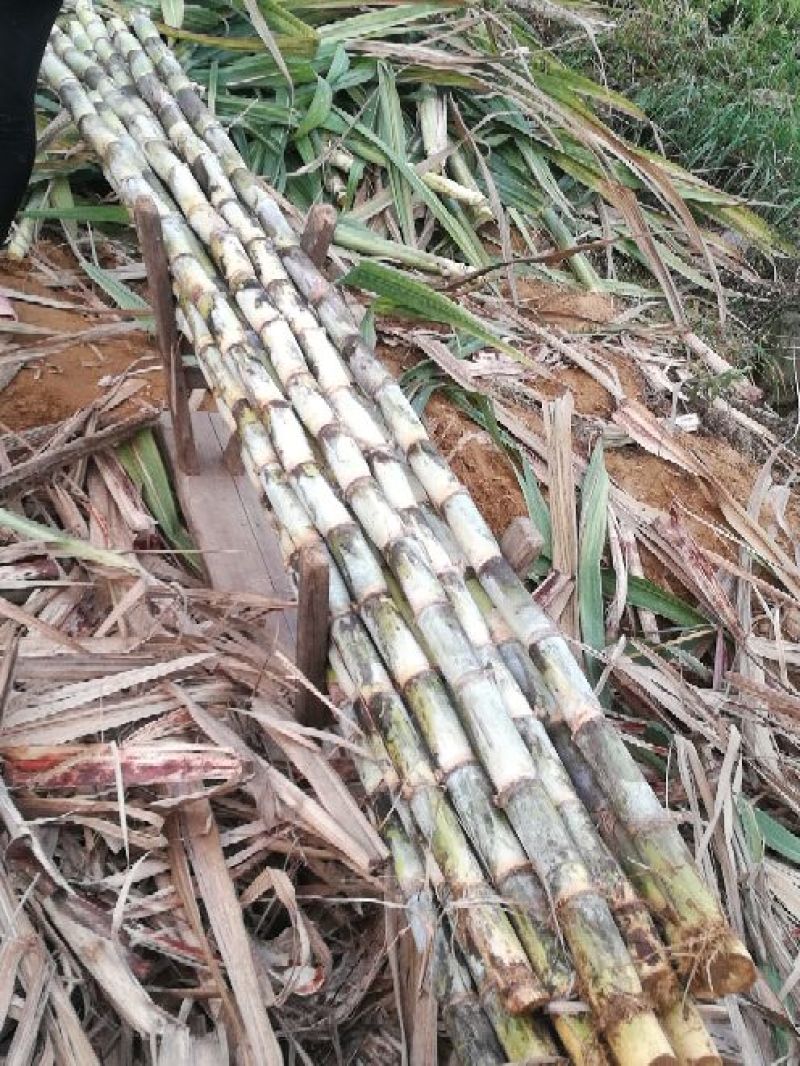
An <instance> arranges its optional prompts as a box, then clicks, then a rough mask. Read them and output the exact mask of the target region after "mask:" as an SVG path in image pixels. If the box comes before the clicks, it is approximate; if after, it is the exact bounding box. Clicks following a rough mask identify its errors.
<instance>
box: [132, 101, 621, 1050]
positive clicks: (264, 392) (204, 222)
mask: <svg viewBox="0 0 800 1066" xmlns="http://www.w3.org/2000/svg"><path fill="white" fill-rule="evenodd" d="M131 120H133V119H132V118H131ZM138 128H141V124H140V126H139V127H138ZM228 144H229V142H228ZM231 148H233V146H231ZM166 161H167V162H169V165H170V167H171V168H173V169H174V163H173V162H172V161H171V160H169V159H167V160H166ZM153 162H154V163H156V162H160V165H161V166H162V167H165V162H164V156H163V152H161V154H160V155H159V154H158V152H156V154H155V155H154V156H153ZM237 165H238V164H237ZM242 165H243V164H242ZM162 173H166V172H165V171H162ZM171 173H172V171H171ZM230 173H231V174H234V175H236V174H238V172H237V169H236V168H234V169H233V171H231V172H230ZM231 180H233V179H231ZM238 180H239V181H240V183H241V182H242V181H244V184H245V185H246V180H244V179H242V177H241V175H239V178H238ZM254 205H255V207H259V203H258V197H255V198H254ZM260 208H261V213H263V205H262V204H261V205H260ZM198 210H199V211H201V213H202V219H201V222H199V225H201V226H206V230H205V232H206V233H207V235H208V239H209V240H210V241H211V242H214V241H215V242H217V255H215V258H217V260H218V261H219V262H220V263H221V265H223V266H224V264H225V263H226V262H227V265H228V269H230V270H233V272H234V276H235V277H238V278H239V281H240V284H241V285H242V286H244V284H245V281H247V282H249V281H250V279H251V277H252V270H251V268H250V266H249V265H245V260H244V258H243V257H242V256H241V255H240V252H239V247H240V245H239V244H238V243H237V242H236V241H233V240H229V239H228V238H229V230H225V229H224V228H222V227H218V226H217V221H215V220H213V219H211V216H210V215H208V213H207V212H206V210H205V207H203V206H202V205H201V206H199V207H198ZM260 217H261V215H260V214H259V219H260ZM245 221H246V220H245ZM294 244H295V242H294V241H289V240H286V242H285V245H284V246H283V247H282V248H281V251H282V252H283V253H284V263H287V262H288V261H289V260H291V261H293V262H294V271H295V273H297V271H298V270H301V273H302V271H304V270H305V264H304V262H303V259H302V257H301V258H299V259H298V258H297V257H294V259H292V257H293V256H294ZM181 256H182V258H183V259H185V258H186V255H185V253H181ZM178 258H180V257H178ZM298 263H299V264H300V266H298ZM179 266H180V269H181V270H182V279H183V281H185V282H188V281H190V280H191V279H192V278H193V277H194V274H193V272H192V271H191V270H190V268H189V265H188V264H187V263H186V262H183V263H182V264H179ZM237 269H239V270H240V272H241V273H240V275H236V271H237ZM287 270H289V268H288V266H287ZM289 273H291V270H289ZM277 280H278V284H279V287H281V288H282V289H283V290H285V291H286V292H288V293H289V296H287V297H286V298H287V300H291V298H294V297H291V295H290V294H291V291H292V290H291V289H290V287H289V286H288V285H287V279H286V278H285V277H284V276H282V277H281V278H278V279H277ZM295 280H297V278H295ZM233 287H234V286H233V285H231V288H233ZM199 295H201V300H202V303H203V304H204V307H205V310H206V313H207V316H208V317H209V320H210V321H211V322H213V323H214V328H215V330H217V332H218V334H219V332H220V330H221V329H222V333H223V334H225V326H226V325H227V326H230V324H231V323H230V319H231V318H233V319H234V320H235V316H231V313H230V312H229V311H227V312H226V311H225V309H224V306H223V304H224V302H223V301H222V300H221V298H219V296H218V293H217V292H215V291H213V289H208V288H206V290H205V291H203V286H201V293H199ZM237 295H239V293H237ZM297 303H298V302H297V300H294V309H293V310H291V314H297V313H300V312H298V311H297ZM276 304H277V300H276ZM240 305H241V300H240ZM329 309H330V308H329ZM278 310H281V311H283V308H278ZM303 310H305V312H306V313H307V308H305V309H304V308H302V307H301V312H302V311H303ZM252 313H253V311H252V309H251V313H250V314H249V319H251V321H252V318H251V316H252ZM226 316H227V317H226ZM287 318H288V316H287ZM323 320H324V319H323ZM326 324H327V323H326ZM262 325H263V326H265V327H266V326H273V325H274V320H270V321H267V322H263V323H262ZM236 328H237V329H238V330H239V332H240V327H239V325H238V323H237V327H236ZM278 328H279V329H281V330H283V329H284V325H283V323H282V324H281V326H279V327H278ZM309 328H313V329H317V330H318V333H317V336H319V335H320V334H319V327H318V326H317V325H316V322H315V321H314V319H313V317H311V319H310V322H309ZM292 332H294V329H293V327H292ZM329 332H330V330H329ZM235 333H236V332H235ZM283 336H285V334H282V337H283ZM292 354H293V353H292ZM306 354H307V352H306ZM224 355H225V357H226V358H230V359H231V360H234V361H235V362H236V365H237V367H240V368H241V369H242V370H243V371H244V374H243V378H244V379H245V381H246V382H247V389H249V390H250V391H251V392H252V390H253V382H254V381H255V385H256V387H257V388H258V389H259V390H260V392H259V395H260V398H261V400H262V402H263V406H265V407H266V411H262V414H267V415H268V416H269V418H268V421H270V429H271V432H272V433H273V439H274V438H275V436H276V435H277V431H276V430H275V419H276V418H277V420H278V429H281V427H282V426H283V430H286V425H287V424H291V423H290V422H287V420H284V422H283V423H281V418H282V417H283V411H282V409H281V407H279V404H281V393H279V390H277V389H276V388H274V391H273V388H271V387H270V386H271V384H272V383H270V382H269V381H268V382H265V381H260V379H259V377H258V374H257V373H256V372H255V371H254V370H253V368H252V367H251V366H250V362H251V361H252V359H253V355H252V353H251V352H249V351H247V349H246V345H243V344H242V343H241V342H240V340H239V338H238V334H237V335H236V339H235V340H234V341H233V342H230V341H229V342H228V343H227V346H226V348H225V352H224ZM357 356H358V352H357V351H356V350H355V349H354V351H353V353H351V359H350V362H351V367H352V361H353V358H354V357H357ZM310 358H311V357H310V356H309V359H310ZM369 369H370V368H369V366H367V367H366V370H369ZM292 373H298V374H302V373H305V370H304V368H302V367H301V366H300V364H298V362H295V364H294V370H293V371H292ZM284 384H285V382H284ZM303 384H306V385H307V386H308V388H309V389H310V390H311V392H314V386H313V385H311V384H310V383H309V382H307V381H306V382H305V383H303ZM343 385H345V383H341V385H340V387H339V388H340V391H342V392H343ZM383 400H384V401H385V397H383ZM310 403H311V401H310V400H308V399H307V397H306V398H305V409H306V410H307V407H308V405H309V404H310ZM314 403H316V404H317V406H316V408H315V409H316V411H317V413H318V414H317V417H319V413H320V411H322V413H323V415H324V418H326V419H327V418H329V413H330V411H331V409H332V408H331V407H327V408H320V407H319V404H318V402H317V394H316V393H315V395H314ZM379 403H380V405H381V409H382V410H383V413H384V418H386V410H385V406H386V405H385V403H384V402H381V400H380V399H379ZM311 414H313V413H311ZM401 415H402V411H401ZM306 421H307V420H306ZM386 421H387V423H388V424H389V426H390V429H391V430H393V433H395V436H397V434H396V432H395V431H396V424H397V420H396V422H395V423H393V421H391V419H389V418H386ZM326 425H335V420H334V419H331V420H330V421H325V422H322V423H321V426H320V429H324V427H325V426H326ZM245 429H246V426H245ZM281 435H282V436H285V433H283V432H282V434H281ZM301 437H302V440H303V443H305V438H304V436H302V434H301ZM301 437H299V436H298V435H297V433H295V434H294V436H293V437H292V438H291V440H292V443H298V442H299V440H300V439H301ZM341 439H342V438H341V436H340V437H339V438H338V440H339V443H340V442H341ZM413 443H414V441H412V445H413ZM404 451H406V453H407V452H409V451H410V448H406V447H405V446H404ZM282 459H283V461H284V463H283V464H282V465H285V463H286V459H287V455H286V453H285V454H284V455H283V456H282ZM305 465H306V466H310V464H305ZM292 469H294V468H292ZM339 474H340V475H342V477H347V470H346V469H345V468H340V469H339ZM317 477H318V474H317V472H316V471H315V472H314V479H317ZM299 479H300V475H298V474H293V481H294V482H299ZM420 481H422V482H423V483H425V480H423V479H422V478H420ZM426 489H427V491H428V494H429V496H430V497H431V499H432V500H433V501H434V503H435V502H436V500H435V498H434V496H433V495H431V486H430V479H429V484H428V485H426ZM309 492H310V496H309V495H308V494H309ZM370 492H371V495H370ZM315 494H316V496H315ZM320 496H324V492H323V491H322V489H321V487H320V485H319V481H317V480H315V481H314V485H313V486H306V496H305V497H304V504H305V505H306V506H308V505H309V503H310V502H311V500H313V499H316V498H317V497H320ZM375 500H377V501H378V502H379V503H380V504H381V505H382V506H383V508H384V510H383V511H381V512H380V515H379V518H380V520H381V521H384V522H385V523H386V526H385V529H384V531H383V532H384V534H385V537H384V540H383V547H384V549H385V548H387V547H388V548H389V549H391V547H393V546H394V545H397V544H398V542H400V540H401V539H402V540H403V544H402V545H401V547H403V548H405V549H406V556H405V558H404V559H401V560H400V562H401V563H406V564H407V563H409V560H411V564H412V565H414V564H415V563H416V562H417V561H418V560H419V559H422V561H425V553H423V552H422V551H421V550H419V549H418V545H417V543H416V542H415V540H414V539H412V538H410V537H405V538H402V537H401V536H400V535H399V534H398V536H396V537H395V539H394V540H393V539H391V538H390V530H391V527H390V523H391V521H393V520H394V517H395V516H396V512H395V511H394V510H393V508H391V507H390V506H389V505H388V501H387V499H386V498H385V497H384V496H382V495H381V494H380V492H379V491H378V489H375V487H374V486H373V485H372V484H371V482H370V483H369V485H367V487H366V491H364V492H362V507H371V506H372V505H373V504H374V502H375ZM311 510H313V508H311ZM443 512H445V513H447V508H446V507H443ZM337 517H338V518H340V517H341V515H340V514H339V515H337ZM372 517H373V518H374V516H372ZM447 517H448V518H449V519H450V522H451V526H452V527H453V528H455V527H457V524H458V523H453V521H452V515H451V514H449V513H447ZM315 520H316V521H320V520H322V513H321V512H318V513H317V514H315ZM377 521H378V518H374V521H373V524H372V526H371V527H368V524H367V523H366V522H365V528H368V529H369V531H370V533H371V534H372V533H374V531H375V529H377V526H375V524H374V522H377ZM332 528H333V527H332ZM386 530H389V532H388V533H386ZM330 532H331V530H330V529H329V533H330ZM457 532H458V531H457ZM349 533H350V531H348V537H346V540H347V544H346V545H345V547H346V548H349V547H352V545H351V540H352V538H351V537H350V536H349ZM372 538H373V540H375V538H374V536H373V537H372ZM375 543H379V544H380V542H375ZM415 550H416V551H417V554H416V555H415V554H414V551H415ZM359 551H361V548H359ZM362 555H363V552H362V553H361V554H358V562H359V565H361V563H364V562H365V560H364V559H363V558H362ZM470 562H471V560H470ZM395 564H396V565H395V567H394V569H395V570H396V572H397V568H398V566H397V560H396V561H395ZM473 565H475V564H473ZM362 569H363V572H362V575H361V576H362V578H364V577H365V575H366V576H370V574H371V576H372V577H374V571H373V570H372V571H370V570H369V568H366V569H365V568H364V567H363V568H362ZM351 577H352V575H351ZM427 577H428V585H427V586H425V585H423V586H422V593H427V594H428V599H427V600H426V599H425V597H423V598H422V602H421V603H420V602H419V601H418V602H417V603H416V613H417V615H419V614H420V613H421V610H422V608H423V609H425V610H427V609H428V608H430V607H434V608H438V609H439V610H438V617H437V619H436V621H438V623H442V619H443V618H444V620H445V621H451V620H452V618H453V617H455V618H457V620H458V615H457V613H455V612H454V610H453V608H452V602H451V600H450V601H449V602H448V600H449V597H447V596H446V595H445V596H443V593H445V589H443V587H442V583H441V582H438V583H436V581H435V580H434V577H435V576H434V575H433V572H432V571H429V574H428V576H427ZM401 584H402V582H401ZM414 588H415V586H414V585H413V584H410V582H409V580H407V575H406V582H405V584H403V589H404V592H405V593H406V596H407V598H409V600H410V602H411V603H412V605H413V607H414V602H413V599H414V597H413V593H414ZM417 592H418V593H419V588H417ZM431 592H433V593H435V595H436V596H437V597H438V599H437V600H434V599H431V598H430V593H431ZM410 593H411V595H410ZM381 595H383V593H382V594H381ZM359 605H361V604H359ZM429 613H433V612H429ZM382 617H383V618H384V620H386V621H388V623H390V621H391V617H389V616H387V615H384V616H382ZM374 618H378V615H375V616H374ZM374 618H373V620H374ZM420 629H421V630H422V632H423V633H425V635H426V641H427V643H428V645H429V646H434V647H435V644H433V645H432V642H431V635H433V636H436V633H437V631H436V626H435V621H434V623H429V625H428V627H427V632H426V629H425V627H422V626H420ZM464 646H465V647H466V649H467V650H468V651H469V652H470V653H471V655H473V657H474V649H473V648H471V647H470V646H469V643H468V641H466V637H465V645H464ZM437 661H438V662H439V663H441V648H439V653H438V655H437ZM473 661H475V657H474V658H473V660H470V662H473ZM427 665H428V664H427V662H426V667H427ZM485 691H487V692H492V693H493V694H494V697H495V700H496V704H497V705H498V706H500V704H501V697H500V695H499V693H498V690H497V687H496V685H494V687H493V685H491V684H490V685H487V687H486V688H485ZM517 831H519V830H517ZM573 936H575V933H574V931H573ZM587 970H588V964H587ZM633 1031H634V1030H633V1028H631V1027H629V1025H626V1028H625V1034H628V1035H629V1034H630V1033H631V1032H633ZM625 1034H622V1035H620V1034H618V1044H619V1045H620V1046H622V1044H624V1043H625V1038H626V1037H625Z"/></svg>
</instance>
